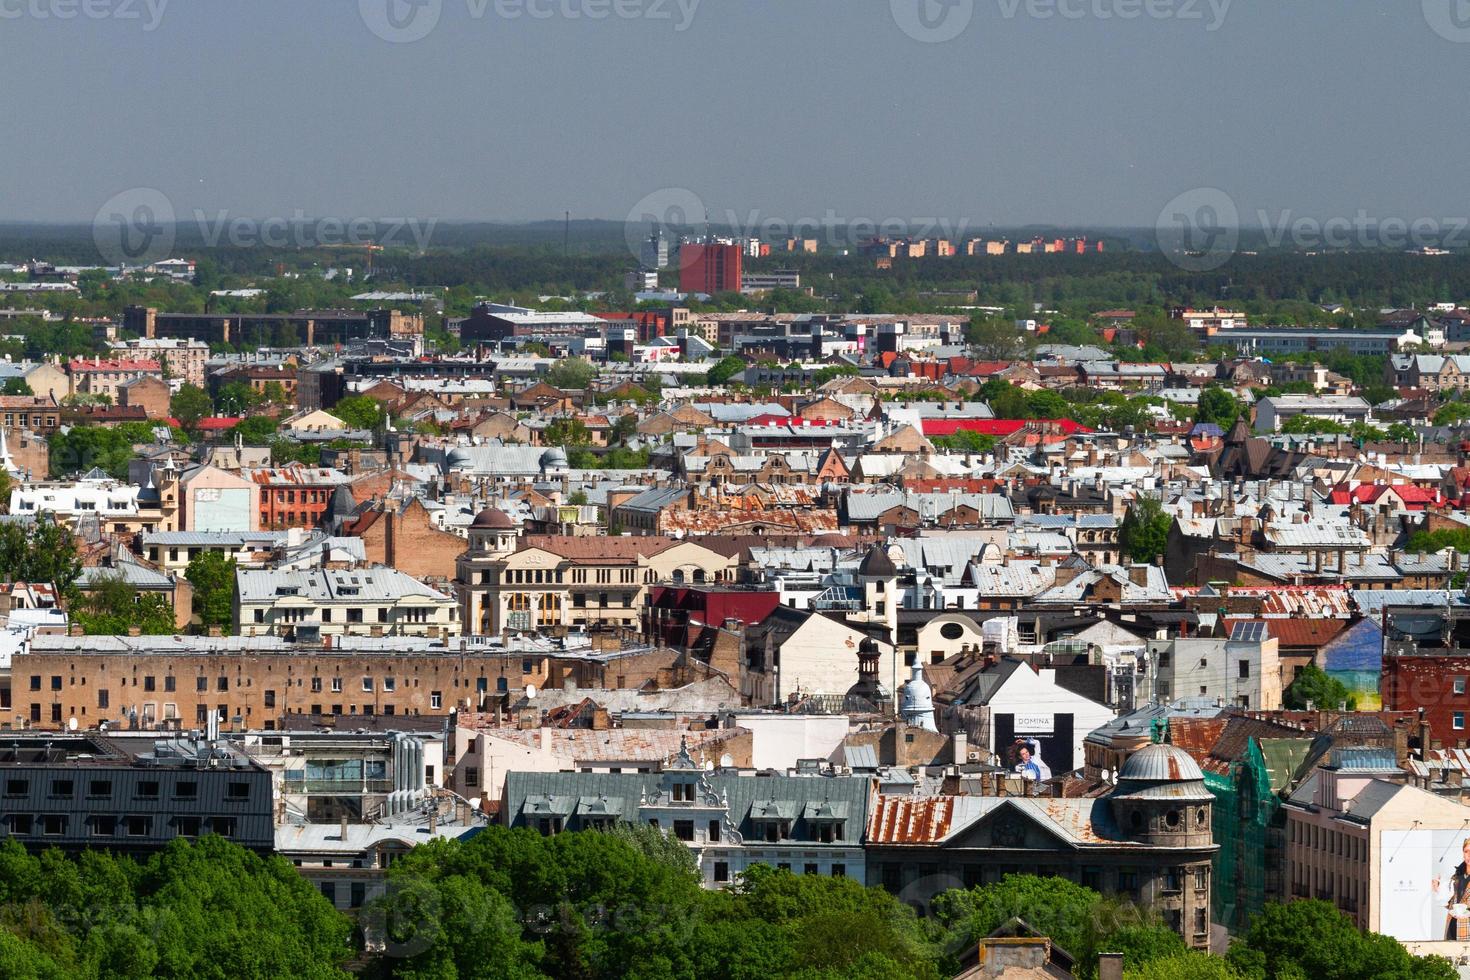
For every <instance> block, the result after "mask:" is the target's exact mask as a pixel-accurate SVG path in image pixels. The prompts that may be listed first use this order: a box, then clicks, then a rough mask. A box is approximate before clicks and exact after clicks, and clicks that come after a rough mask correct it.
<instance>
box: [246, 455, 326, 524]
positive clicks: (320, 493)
mask: <svg viewBox="0 0 1470 980" xmlns="http://www.w3.org/2000/svg"><path fill="white" fill-rule="evenodd" d="M243 475H244V476H245V477H246V478H247V479H249V480H253V481H254V482H255V483H256V484H257V485H258V486H259V487H260V524H259V525H258V527H259V529H260V530H273V529H280V528H288V527H316V526H318V525H320V524H321V523H322V522H323V521H324V519H325V517H326V514H327V509H328V507H329V506H330V505H331V503H332V494H333V492H334V491H335V490H336V489H337V487H339V486H340V485H342V484H343V483H346V482H347V475H346V474H345V473H342V472H341V471H339V470H333V469H324V468H322V467H317V466H299V465H296V466H280V467H263V468H261V469H255V470H246V471H245V472H244V473H243Z"/></svg>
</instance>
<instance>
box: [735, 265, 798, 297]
mask: <svg viewBox="0 0 1470 980" xmlns="http://www.w3.org/2000/svg"><path fill="white" fill-rule="evenodd" d="M743 279H744V283H743V285H742V286H741V290H740V291H741V292H744V293H761V292H766V291H768V290H772V289H791V290H799V289H801V273H800V272H799V271H798V270H795V269H778V270H777V271H775V272H767V273H759V274H748V275H746V276H744V277H743Z"/></svg>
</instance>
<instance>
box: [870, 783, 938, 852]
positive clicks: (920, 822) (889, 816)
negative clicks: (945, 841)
mask: <svg viewBox="0 0 1470 980" xmlns="http://www.w3.org/2000/svg"><path fill="white" fill-rule="evenodd" d="M953 818H954V798H953V797H950V796H931V797H915V796H881V795H880V796H879V797H878V798H877V799H876V801H875V802H874V804H873V810H872V813H870V814H869V816H868V840H869V841H870V842H872V843H877V844H922V843H930V842H934V841H938V840H940V839H942V838H943V837H944V835H945V834H947V833H949V824H950V821H951V820H952V819H953Z"/></svg>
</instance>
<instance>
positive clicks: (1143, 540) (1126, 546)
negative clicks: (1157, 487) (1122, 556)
mask: <svg viewBox="0 0 1470 980" xmlns="http://www.w3.org/2000/svg"><path fill="white" fill-rule="evenodd" d="M1173 522H1174V519H1173V518H1172V517H1170V516H1169V515H1168V514H1167V513H1165V511H1164V505H1163V504H1162V503H1160V502H1159V499H1158V498H1157V497H1143V496H1140V497H1138V498H1136V499H1135V500H1134V501H1133V504H1132V506H1130V507H1129V508H1128V512H1127V513H1126V514H1124V515H1123V523H1122V524H1121V525H1119V527H1118V543H1119V544H1120V545H1122V548H1123V551H1124V552H1125V553H1127V554H1128V556H1129V557H1131V558H1132V559H1133V560H1134V561H1136V562H1151V561H1153V560H1154V559H1155V558H1157V557H1158V556H1159V555H1162V554H1163V553H1164V551H1165V550H1166V549H1167V547H1168V544H1169V528H1170V527H1171V526H1172V525H1173Z"/></svg>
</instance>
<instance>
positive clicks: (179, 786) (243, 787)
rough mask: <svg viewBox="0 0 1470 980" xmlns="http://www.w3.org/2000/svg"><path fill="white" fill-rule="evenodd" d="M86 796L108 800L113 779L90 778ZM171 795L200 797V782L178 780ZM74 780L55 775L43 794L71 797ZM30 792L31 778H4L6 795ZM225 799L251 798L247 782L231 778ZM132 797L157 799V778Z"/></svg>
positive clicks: (137, 788)
mask: <svg viewBox="0 0 1470 980" xmlns="http://www.w3.org/2000/svg"><path fill="white" fill-rule="evenodd" d="M86 788H87V799H89V800H97V799H103V800H105V799H111V798H112V780H110V779H89V780H87V781H86ZM173 790H174V792H173V798H174V799H175V800H197V799H198V798H199V783H198V782H196V781H194V780H188V779H181V780H179V781H177V782H175V783H174V784H173ZM76 791H77V781H76V780H75V779H66V778H54V779H52V780H51V781H50V782H49V783H48V784H47V786H46V795H47V797H49V798H50V799H53V800H70V799H74V798H75V797H76ZM30 793H31V781H30V779H28V778H25V777H20V776H13V777H10V778H8V779H6V780H5V795H6V797H9V798H12V799H13V798H15V797H24V796H29V795H30ZM225 798H226V799H227V800H230V801H231V802H239V803H244V802H246V801H248V800H249V799H250V784H249V783H248V782H244V781H241V780H231V781H230V782H229V784H228V785H227V786H226V787H225ZM133 799H135V800H157V799H159V781H158V780H156V779H142V780H139V781H138V782H137V783H136V784H134V786H133Z"/></svg>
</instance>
